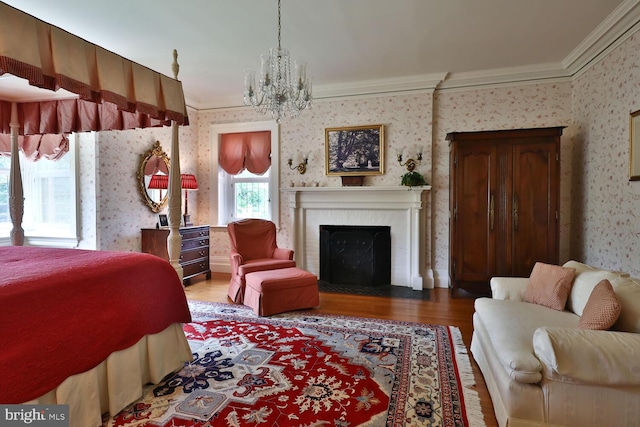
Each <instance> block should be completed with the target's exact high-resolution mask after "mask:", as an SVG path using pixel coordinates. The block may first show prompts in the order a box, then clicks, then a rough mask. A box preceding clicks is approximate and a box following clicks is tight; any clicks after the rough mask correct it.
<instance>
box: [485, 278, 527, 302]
mask: <svg viewBox="0 0 640 427" xmlns="http://www.w3.org/2000/svg"><path fill="white" fill-rule="evenodd" d="M489 283H490V285H491V297H492V298H493V299H504V300H512V301H524V295H525V293H526V291H527V284H529V278H528V277H492V278H491V281H490V282H489Z"/></svg>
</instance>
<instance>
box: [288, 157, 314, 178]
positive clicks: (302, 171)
mask: <svg viewBox="0 0 640 427" xmlns="http://www.w3.org/2000/svg"><path fill="white" fill-rule="evenodd" d="M287 164H288V165H289V169H291V170H294V169H297V170H298V173H299V174H300V175H304V174H305V172H307V164H309V158H307V157H305V159H304V160H303V161H302V162H300V163H299V164H298V165H297V166H294V165H293V159H289V160H288V161H287Z"/></svg>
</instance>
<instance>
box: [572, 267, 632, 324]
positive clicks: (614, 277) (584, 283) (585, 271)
mask: <svg viewBox="0 0 640 427" xmlns="http://www.w3.org/2000/svg"><path fill="white" fill-rule="evenodd" d="M563 267H567V268H575V269H576V275H575V278H574V279H573V286H571V293H570V294H569V299H568V300H567V307H566V308H567V310H570V311H573V312H574V313H575V314H577V315H578V316H582V312H583V310H584V307H585V305H586V304H587V300H588V299H589V297H590V295H591V292H592V291H593V288H595V287H596V285H597V284H598V283H600V281H602V280H605V279H606V280H608V281H609V282H610V283H611V285H612V286H613V287H614V289H615V285H614V284H615V283H617V282H620V281H626V279H627V278H628V277H629V275H628V274H627V273H621V272H618V271H609V270H603V269H599V268H594V267H591V266H589V265H587V264H582V263H580V262H577V261H568V262H566V263H565V264H564V265H563Z"/></svg>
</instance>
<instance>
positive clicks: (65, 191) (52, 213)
mask: <svg viewBox="0 0 640 427" xmlns="http://www.w3.org/2000/svg"><path fill="white" fill-rule="evenodd" d="M76 150H77V147H76V143H75V135H71V136H70V137H69V152H68V153H67V154H66V155H64V156H63V157H62V158H60V159H59V160H56V161H51V160H47V159H41V160H39V161H37V162H31V161H27V160H25V158H24V156H23V155H22V152H20V170H21V173H22V187H23V195H24V214H23V218H22V228H23V229H24V234H25V243H28V244H30V245H34V246H35V245H37V246H76V245H77V241H78V237H77V234H78V233H77V222H76V216H77V215H76V212H77V208H76ZM10 163H11V158H10V157H0V237H5V238H6V237H8V236H9V234H10V232H11V228H12V224H11V217H10V215H9V170H10Z"/></svg>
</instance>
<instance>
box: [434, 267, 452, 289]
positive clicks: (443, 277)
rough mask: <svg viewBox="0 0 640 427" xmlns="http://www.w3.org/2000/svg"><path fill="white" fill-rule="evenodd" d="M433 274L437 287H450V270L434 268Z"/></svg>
mask: <svg viewBox="0 0 640 427" xmlns="http://www.w3.org/2000/svg"><path fill="white" fill-rule="evenodd" d="M433 275H434V286H435V287H436V288H448V287H449V270H433Z"/></svg>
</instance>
